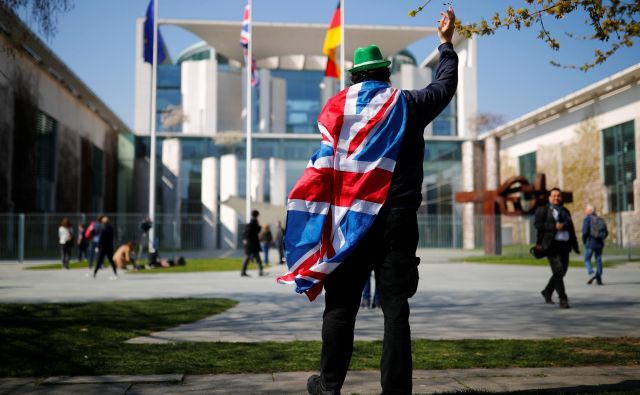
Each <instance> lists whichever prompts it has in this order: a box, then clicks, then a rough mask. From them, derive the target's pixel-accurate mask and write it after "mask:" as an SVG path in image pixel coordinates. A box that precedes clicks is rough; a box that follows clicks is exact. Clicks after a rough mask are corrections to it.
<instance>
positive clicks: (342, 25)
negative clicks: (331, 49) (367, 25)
mask: <svg viewBox="0 0 640 395" xmlns="http://www.w3.org/2000/svg"><path fill="white" fill-rule="evenodd" d="M344 44H345V42H344V0H340V90H343V89H344V78H345V75H344V74H345V68H344Z"/></svg>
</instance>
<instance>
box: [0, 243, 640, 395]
mask: <svg viewBox="0 0 640 395" xmlns="http://www.w3.org/2000/svg"><path fill="white" fill-rule="evenodd" d="M462 254H465V252H462V251H452V250H420V251H419V256H420V257H421V258H422V261H423V263H422V264H421V265H420V266H419V269H420V276H421V280H420V286H419V290H418V292H417V294H416V295H415V296H414V298H412V300H411V310H412V313H411V329H412V334H413V337H414V338H425V339H462V338H487V339H491V338H520V339H521V338H530V339H544V338H554V337H566V336H606V337H611V336H635V337H640V298H639V296H640V292H639V291H638V290H639V289H640V288H639V287H638V286H639V285H640V265H638V264H625V265H620V266H617V267H615V268H611V269H605V274H604V281H605V285H604V286H595V285H592V286H588V285H586V284H585V282H586V280H587V276H586V273H585V270H584V269H582V268H580V269H578V268H571V269H570V270H569V273H568V275H567V277H566V284H567V292H568V294H569V298H570V302H571V305H572V308H571V309H569V310H561V309H559V308H557V307H556V306H549V305H546V304H544V303H543V300H542V297H541V296H540V293H539V292H540V290H541V289H542V288H543V287H544V285H545V284H546V281H547V279H548V278H549V276H550V271H549V268H548V267H546V266H540V267H536V266H511V265H480V264H463V263H451V262H449V258H452V257H454V258H455V257H459V256H460V255H462ZM33 264H38V262H30V263H26V264H22V265H19V264H16V263H2V264H0V302H66V301H96V300H124V299H145V298H159V297H203V298H204V297H226V298H231V299H234V300H237V301H239V304H238V305H237V306H236V307H234V308H233V309H230V310H228V311H227V312H225V313H223V314H220V315H218V316H213V317H208V318H206V319H204V320H201V321H197V322H194V323H189V324H185V325H182V326H180V327H177V328H171V329H169V330H166V331H163V332H158V333H154V334H152V335H151V336H149V337H143V338H136V339H132V340H131V342H137V343H163V342H179V341H243V342H252V341H265V340H274V341H291V340H296V339H302V340H319V338H320V330H319V328H320V324H321V315H322V308H323V300H322V296H321V297H319V299H318V300H317V301H316V302H314V303H309V302H308V301H307V299H306V297H304V296H301V295H296V294H294V293H293V291H292V288H291V287H290V286H285V285H279V284H276V283H275V277H276V276H277V275H279V274H280V273H281V272H282V271H283V270H284V267H283V266H276V267H271V268H269V269H268V276H265V277H258V276H257V275H256V274H257V273H256V272H255V271H254V272H251V273H252V277H250V278H241V277H240V276H239V272H217V273H215V272H208V273H184V274H168V273H161V272H159V273H149V272H147V273H144V272H142V273H136V274H133V273H123V274H122V275H121V276H120V279H119V280H117V281H110V280H109V279H108V277H109V271H102V272H100V273H99V275H98V278H97V279H95V280H94V279H91V278H88V277H86V276H85V271H83V270H70V271H64V270H51V271H27V270H22V269H23V267H24V266H26V265H33ZM292 316H295V317H296V320H292V319H291V317H292ZM356 338H357V339H360V340H367V339H381V338H382V317H381V313H380V312H379V311H378V310H363V311H361V313H360V314H359V316H358V321H357V328H356ZM175 373H178V375H170V376H151V377H149V376H117V377H113V376H111V377H89V378H77V377H74V378H70V379H63V378H51V379H50V380H49V381H48V383H47V384H41V385H34V380H32V379H2V380H0V394H4V393H20V394H41V393H42V394H58V393H60V394H75V393H78V394H80V393H83V394H84V393H101V394H102V393H105V394H110V393H114V394H116V393H117V394H123V393H127V394H160V393H162V394H165V393H169V394H170V393H176V394H178V393H180V394H181V393H214V394H215V393H220V394H222V393H224V394H252V393H263V394H264V393H304V392H305V383H306V379H307V377H308V375H309V373H300V372H296V373H274V374H262V375H255V374H247V375H209V376H191V375H186V376H182V375H181V374H179V373H180V372H175ZM78 381H84V383H83V384H79V383H78ZM141 381H144V382H141ZM378 382H379V375H378V372H350V373H349V376H348V378H347V385H346V387H345V393H350V392H357V393H360V394H365V393H377V392H379V391H380V388H379V384H378ZM609 385H615V387H607V386H609ZM603 386H604V387H603ZM618 386H623V387H625V386H626V387H625V388H637V389H640V366H638V367H604V368H589V367H587V368H568V369H560V368H545V369H490V370H482V369H470V370H443V371H416V372H414V391H415V392H416V393H433V392H443V391H458V390H464V389H476V390H488V391H515V390H530V389H537V388H556V389H557V388H562V389H565V390H566V389H568V390H571V391H573V390H575V389H576V388H577V389H580V390H584V391H589V390H593V389H597V390H600V391H601V390H605V389H608V388H611V389H616V388H619V387H618Z"/></svg>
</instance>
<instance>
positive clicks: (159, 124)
mask: <svg viewBox="0 0 640 395" xmlns="http://www.w3.org/2000/svg"><path fill="white" fill-rule="evenodd" d="M157 78H158V81H157V85H156V86H157V90H156V130H157V131H159V132H179V131H182V123H175V124H172V125H171V124H168V123H167V122H163V115H165V114H167V112H168V111H170V110H171V109H173V108H180V107H182V94H181V92H180V85H181V80H180V78H181V67H180V65H179V64H160V65H158V75H157ZM164 118H166V115H165V116H164Z"/></svg>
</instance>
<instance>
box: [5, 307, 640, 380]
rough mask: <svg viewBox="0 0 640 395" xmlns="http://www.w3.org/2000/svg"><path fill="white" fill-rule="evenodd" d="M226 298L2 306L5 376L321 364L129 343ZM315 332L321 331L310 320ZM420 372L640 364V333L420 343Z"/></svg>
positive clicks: (280, 351)
mask: <svg viewBox="0 0 640 395" xmlns="http://www.w3.org/2000/svg"><path fill="white" fill-rule="evenodd" d="M235 303H236V302H233V301H230V300H223V299H160V300H158V299H156V300H144V301H126V302H100V303H73V304H0V316H2V317H3V325H2V327H1V328H0V331H1V332H0V333H1V335H2V339H3V341H2V342H0V355H2V362H0V377H17V376H22V377H24V376H33V377H45V376H52V375H97V374H100V375H102V374H154V373H157V374H161V373H190V374H205V373H265V372H282V371H314V370H317V369H318V365H319V355H320V346H321V345H320V342H318V341H310V342H301V341H297V342H287V343H276V342H264V343H176V344H127V343H124V341H126V340H127V339H130V338H133V337H136V336H141V335H146V334H149V333H150V332H152V331H158V330H162V329H166V328H170V327H174V326H177V325H180V324H182V323H187V322H192V321H195V320H198V319H201V318H204V317H206V316H209V315H213V314H217V313H220V312H223V311H224V310H226V309H228V308H230V307H232V306H234V305H235ZM309 329H310V330H318V329H317V328H313V327H312V326H311V325H310V328H309ZM413 346H414V349H413V350H414V361H415V362H414V368H415V369H449V368H499V367H548V366H586V365H589V366H592V365H637V364H640V338H564V339H553V340H415V341H414V342H413ZM381 349H382V343H381V342H380V341H358V342H356V343H355V350H354V354H353V359H352V364H351V369H354V370H369V369H371V370H376V369H378V368H379V359H380V352H381Z"/></svg>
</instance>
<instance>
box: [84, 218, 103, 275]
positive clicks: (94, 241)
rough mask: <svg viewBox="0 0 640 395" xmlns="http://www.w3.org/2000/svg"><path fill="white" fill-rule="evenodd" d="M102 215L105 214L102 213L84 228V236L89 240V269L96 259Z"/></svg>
mask: <svg viewBox="0 0 640 395" xmlns="http://www.w3.org/2000/svg"><path fill="white" fill-rule="evenodd" d="M102 217H103V216H102V215H100V216H98V218H97V219H96V220H95V221H91V223H89V226H87V228H86V229H85V230H84V237H85V238H86V239H87V240H88V241H89V254H88V255H87V261H88V263H89V270H91V269H93V262H94V261H95V260H96V255H97V249H98V239H99V238H100V230H101V226H102V224H101V221H102Z"/></svg>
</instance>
